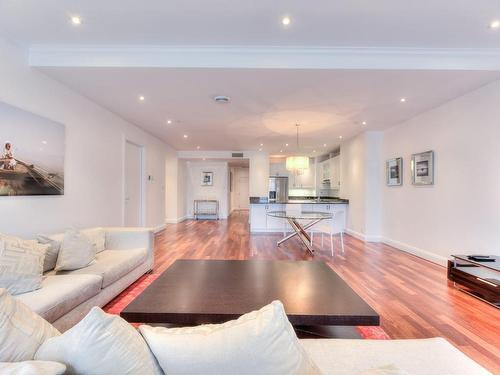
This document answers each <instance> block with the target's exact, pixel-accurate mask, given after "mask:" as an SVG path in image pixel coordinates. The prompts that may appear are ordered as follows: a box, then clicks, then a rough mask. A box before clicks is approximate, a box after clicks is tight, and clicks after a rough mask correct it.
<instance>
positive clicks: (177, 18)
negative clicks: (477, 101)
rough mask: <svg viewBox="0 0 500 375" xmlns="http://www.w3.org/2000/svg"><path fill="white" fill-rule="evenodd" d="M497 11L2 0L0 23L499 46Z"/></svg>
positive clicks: (426, 0) (298, 0) (101, 36)
mask: <svg viewBox="0 0 500 375" xmlns="http://www.w3.org/2000/svg"><path fill="white" fill-rule="evenodd" d="M75 14H78V15H80V16H81V17H82V19H83V24H82V25H81V26H80V27H77V28H75V27H73V28H71V27H70V28H68V26H70V25H69V22H68V19H69V17H70V16H71V15H75ZM284 15H288V16H290V17H291V20H292V22H291V24H290V26H289V27H287V28H284V27H283V25H282V24H281V18H282V17H283V16H284ZM495 18H500V2H499V1H498V0H421V1H411V0H406V1H405V0H378V1H374V0H315V1H304V0H273V1H269V0H267V1H263V0H260V1H259V0H255V1H235V0H213V1H206V0H182V1H179V0H178V1H175V0H171V1H165V0H147V1H137V0H105V1H103V0H85V1H82V0H71V1H61V0H43V1H41V0H22V1H19V0H3V1H0V29H2V30H3V32H4V33H5V34H6V35H7V36H10V37H11V38H12V39H13V40H15V41H17V42H18V43H21V44H24V45H31V44H70V45H76V44H87V45H88V44H92V45H102V44H108V45H109V44H163V45H173V44H175V45H186V44H195V45H280V46H290V45H294V46H337V47H340V46H348V47H356V46H363V47H424V48H432V47H437V48H442V47H450V48H499V47H500V34H499V33H498V32H494V31H492V30H490V29H489V28H488V25H489V23H490V22H491V21H492V20H493V19H495Z"/></svg>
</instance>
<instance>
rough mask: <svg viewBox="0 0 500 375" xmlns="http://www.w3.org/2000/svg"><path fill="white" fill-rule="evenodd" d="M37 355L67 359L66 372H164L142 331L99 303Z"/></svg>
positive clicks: (136, 374)
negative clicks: (111, 313)
mask: <svg viewBox="0 0 500 375" xmlns="http://www.w3.org/2000/svg"><path fill="white" fill-rule="evenodd" d="M35 359H37V360H44V361H56V362H61V363H64V364H65V365H66V367H67V374H85V375H101V374H102V375H104V374H120V375H125V374H134V375H155V374H158V375H159V374H162V371H161V369H160V368H159V367H158V365H157V363H156V360H155V359H154V357H153V355H152V353H151V352H150V350H149V348H148V345H147V344H146V342H145V341H144V339H143V338H142V337H141V335H140V334H139V332H137V330H136V329H135V328H134V327H132V326H131V325H130V324H129V323H127V322H126V321H125V320H123V319H122V318H120V317H119V316H116V315H110V314H106V313H105V312H104V311H102V310H101V309H100V308H98V307H94V308H92V310H90V312H89V313H88V314H87V316H86V317H85V318H83V320H81V321H80V322H79V323H78V324H77V325H75V326H74V327H73V328H70V329H69V330H68V331H66V332H64V333H63V334H62V335H61V336H58V337H53V338H51V339H49V340H47V341H45V343H43V345H42V346H41V347H40V348H39V349H38V351H37V353H36V355H35Z"/></svg>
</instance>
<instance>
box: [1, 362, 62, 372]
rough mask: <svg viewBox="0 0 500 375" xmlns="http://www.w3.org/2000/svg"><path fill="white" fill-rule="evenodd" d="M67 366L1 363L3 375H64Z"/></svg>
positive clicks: (36, 363)
mask: <svg viewBox="0 0 500 375" xmlns="http://www.w3.org/2000/svg"><path fill="white" fill-rule="evenodd" d="M65 372H66V366H64V365H63V364H62V363H57V362H49V361H23V362H0V374H2V375H64V373H65Z"/></svg>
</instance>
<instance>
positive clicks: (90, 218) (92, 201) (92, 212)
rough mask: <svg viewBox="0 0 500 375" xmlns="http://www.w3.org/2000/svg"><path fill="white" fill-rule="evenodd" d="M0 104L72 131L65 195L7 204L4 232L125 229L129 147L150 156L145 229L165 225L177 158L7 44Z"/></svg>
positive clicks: (0, 227)
mask: <svg viewBox="0 0 500 375" xmlns="http://www.w3.org/2000/svg"><path fill="white" fill-rule="evenodd" d="M0 88H1V89H0V101H2V102H5V103H7V104H10V105H12V106H15V107H18V108H21V109H24V110H26V111H29V112H32V113H34V114H36V115H39V116H42V117H46V118H48V119H50V120H53V121H56V122H59V123H62V124H64V125H65V126H66V155H65V195H64V196H51V197H0V212H1V215H0V232H7V233H12V234H17V235H23V236H33V235H35V234H36V233H43V232H55V231H60V230H63V229H65V228H67V227H70V226H74V227H86V226H95V225H102V226H105V225H121V224H122V220H123V206H124V205H123V203H124V196H123V190H124V189H123V186H124V185H123V180H124V172H123V169H124V168H123V161H124V144H125V139H129V140H130V141H132V142H134V143H137V144H140V145H143V146H144V147H145V149H146V151H145V152H146V154H145V156H146V173H147V174H149V175H151V176H153V179H152V181H148V182H147V184H146V225H148V226H157V225H161V224H162V223H163V222H164V218H165V191H164V190H165V159H166V158H167V157H174V158H175V152H174V151H173V150H172V149H171V148H169V146H167V145H166V144H165V143H163V142H161V141H159V140H158V139H156V138H154V137H153V136H151V135H149V134H147V133H145V132H144V131H142V130H140V129H139V128H138V127H136V126H134V125H132V124H130V123H128V122H126V121H124V120H123V119H121V118H119V117H117V116H116V115H114V114H113V113H111V112H109V111H107V110H105V109H104V108H102V107H100V106H98V105H97V104H95V103H94V102H91V101H90V100H88V99H86V98H85V97H83V96H81V95H79V94H77V93H76V92H75V91H73V90H71V89H69V88H68V87H66V86H64V85H62V84H60V83H58V82H56V81H54V80H53V79H51V78H49V77H47V76H46V75H44V74H42V73H40V72H38V71H36V70H34V69H31V68H29V67H28V66H27V65H26V62H25V56H24V54H23V53H22V52H21V51H20V50H19V49H17V48H16V47H14V46H12V45H11V44H9V43H8V42H6V41H4V40H1V39H0Z"/></svg>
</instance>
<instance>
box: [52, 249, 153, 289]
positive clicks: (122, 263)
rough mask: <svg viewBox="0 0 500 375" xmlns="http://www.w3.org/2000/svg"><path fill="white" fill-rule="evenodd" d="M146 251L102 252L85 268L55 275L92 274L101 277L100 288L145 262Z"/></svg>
mask: <svg viewBox="0 0 500 375" xmlns="http://www.w3.org/2000/svg"><path fill="white" fill-rule="evenodd" d="M147 256H148V253H147V249H129V250H104V251H102V252H100V253H99V254H97V255H96V258H95V261H94V262H92V264H90V265H89V266H87V267H84V268H81V269H79V270H74V271H59V272H57V275H68V274H70V275H77V274H93V275H99V276H101V277H102V286H101V287H102V288H106V287H108V286H109V285H111V284H113V283H114V282H115V281H118V280H119V279H121V278H122V277H123V276H125V275H127V274H128V273H129V272H130V271H132V270H134V269H135V268H137V266H139V265H140V264H141V263H143V262H144V261H146V259H147Z"/></svg>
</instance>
